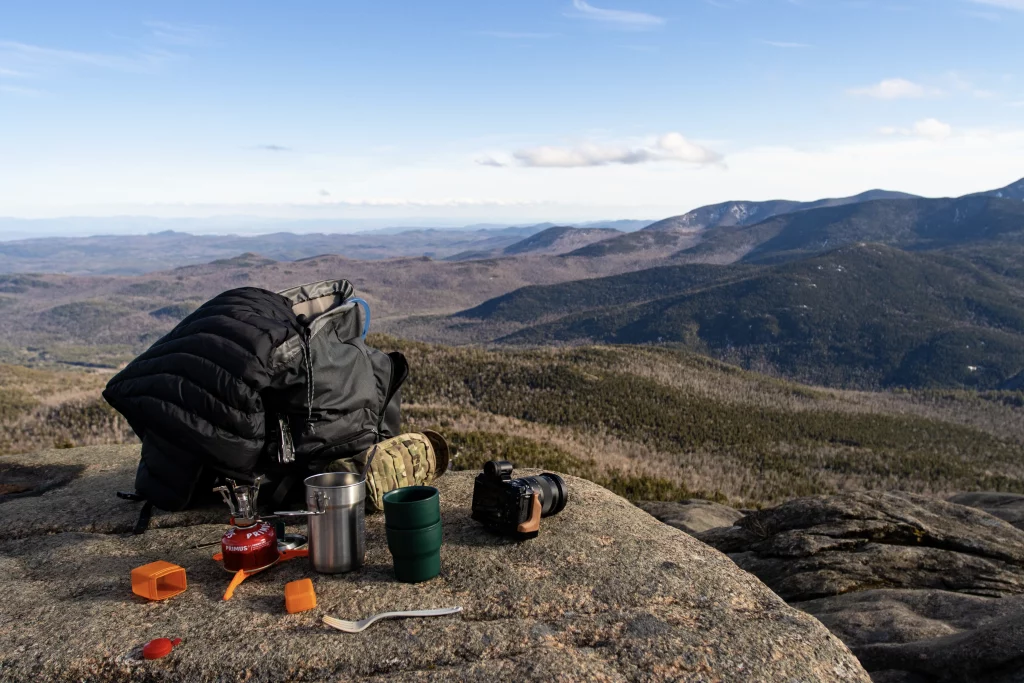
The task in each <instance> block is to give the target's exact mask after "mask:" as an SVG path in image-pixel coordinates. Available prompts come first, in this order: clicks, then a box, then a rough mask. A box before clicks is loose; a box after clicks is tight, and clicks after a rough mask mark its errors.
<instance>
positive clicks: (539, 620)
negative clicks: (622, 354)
mask: <svg viewBox="0 0 1024 683" xmlns="http://www.w3.org/2000/svg"><path fill="white" fill-rule="evenodd" d="M137 458H138V449H137V447H134V446H130V447H124V446H121V447H118V446H108V447H92V448H83V449H75V450H65V451H47V452H44V453H40V454H37V455H32V456H9V457H6V458H0V462H4V463H7V464H20V465H28V466H37V467H43V466H80V465H85V467H84V469H83V470H82V471H81V473H80V475H79V476H78V477H77V478H75V479H74V480H73V481H71V483H69V484H66V485H64V486H62V487H59V488H54V489H51V490H48V491H46V492H44V493H42V494H41V495H38V496H34V497H22V498H15V499H10V500H7V501H6V502H4V503H2V504H0V514H2V515H3V519H4V522H5V523H4V525H3V527H2V529H0V575H2V576H4V587H5V591H4V599H3V601H0V679H3V680H12V681H14V680H18V681H20V680H31V679H38V680H68V681H70V680H83V679H103V680H124V681H128V680H133V681H134V680H178V679H182V680H213V679H216V680H221V681H231V680H247V681H270V680H325V679H329V680H340V679H344V680H350V679H363V680H382V679H384V678H388V679H389V680H453V679H458V680H470V681H472V680H479V681H493V680H607V681H628V680H645V681H647V680H685V681H733V680H735V681H750V680H761V681H776V680H779V681H782V680H785V681H867V680H868V678H867V675H866V674H865V673H864V671H863V669H862V668H861V667H860V665H859V664H858V663H857V661H856V659H855V658H854V657H853V656H852V654H851V653H850V652H849V650H848V649H847V648H846V647H845V646H844V645H843V644H842V643H841V642H840V641H839V640H838V639H837V638H836V637H835V636H833V635H832V634H830V633H829V632H828V630H827V629H825V628H824V627H823V626H822V625H821V624H820V623H818V622H817V621H816V620H814V619H813V618H811V617H809V616H807V615H805V614H803V613H801V612H799V611H797V610H795V609H792V608H790V607H788V606H787V605H785V603H783V602H782V600H780V599H779V598H778V597H777V596H775V595H774V594H772V593H771V592H770V591H769V590H768V589H767V588H765V587H764V585H762V584H761V583H760V582H758V581H757V580H756V579H755V578H754V577H752V576H751V575H749V574H747V573H745V572H742V571H739V570H738V569H737V568H736V566H735V565H734V564H733V563H731V562H730V561H729V560H728V559H727V558H725V557H724V556H722V555H721V554H719V553H718V552H716V551H714V550H712V549H711V548H709V547H707V546H705V545H703V544H701V543H699V542H697V541H696V540H694V539H692V538H691V537H689V536H687V535H686V534H684V533H681V532H679V531H678V530H675V529H672V528H670V527H668V526H665V525H662V524H657V523H655V522H654V521H653V520H652V519H651V518H650V516H648V515H647V514H645V513H644V512H642V511H641V510H639V509H637V508H635V507H634V506H632V505H631V504H629V503H628V502H626V501H625V500H623V499H621V498H619V497H617V496H615V495H613V494H611V493H610V492H608V491H606V490H605V489H602V488H600V487H598V486H596V485H594V484H591V483H589V482H586V481H583V480H580V479H575V478H572V477H566V481H567V483H568V486H569V490H570V502H569V505H568V506H567V507H566V508H565V510H564V511H563V512H562V513H561V514H559V515H558V516H556V517H552V518H549V519H545V520H544V521H543V523H542V527H541V535H540V536H539V537H538V538H536V539H534V540H532V541H528V542H526V543H521V544H519V543H515V542H512V541H510V540H507V539H502V538H500V537H495V536H493V535H491V534H489V533H487V532H486V531H484V530H483V529H482V528H481V527H480V526H479V525H477V524H476V523H474V522H472V521H471V520H470V519H469V510H468V501H469V500H470V495H471V491H472V480H473V477H472V474H471V473H450V474H448V475H446V476H445V477H443V478H442V479H441V480H439V481H438V488H439V489H440V490H441V500H442V516H443V521H444V536H445V545H444V547H443V549H442V567H443V569H442V574H441V576H440V577H438V578H436V579H434V580H432V581H430V582H427V583H425V584H420V585H416V586H410V585H404V584H398V583H395V582H394V581H393V580H392V578H391V570H390V556H389V554H388V552H387V548H386V543H385V540H384V534H383V528H382V524H383V519H382V517H381V516H380V515H374V516H370V517H368V518H367V556H366V566H365V567H364V568H363V569H362V570H360V571H358V572H353V573H350V574H345V575H340V576H323V575H317V574H315V573H313V572H312V571H311V570H310V569H309V567H308V564H307V563H306V562H305V561H304V560H301V559H300V560H293V561H290V562H285V563H282V564H280V565H278V566H275V567H272V568H271V569H269V570H267V571H266V572H263V573H261V574H259V575H256V576H253V577H251V578H249V579H248V580H246V581H245V582H244V583H243V584H242V585H241V586H240V587H239V588H238V590H237V591H236V593H235V596H234V598H232V599H231V600H230V601H227V602H224V601H222V600H221V596H222V594H223V591H224V589H225V587H226V586H227V583H228V580H229V578H230V577H229V575H228V574H227V573H226V572H225V571H224V570H223V569H222V568H221V567H220V566H219V565H218V564H217V563H214V562H213V561H212V560H211V559H210V554H211V549H210V548H206V549H195V548H194V547H193V546H194V545H195V544H196V543H198V542H206V541H211V540H216V539H218V538H219V536H220V534H221V533H222V532H223V530H224V526H223V517H224V511H222V510H219V509H216V510H205V511H202V510H201V511H195V512H189V513H182V514H158V515H157V516H155V517H154V520H153V522H154V523H153V526H152V528H151V530H150V531H149V532H147V533H146V534H144V535H141V536H133V535H130V534H125V533H124V532H125V531H127V530H128V529H130V528H131V526H132V524H133V523H134V521H135V517H136V514H137V509H138V505H137V504H133V503H129V502H126V501H123V500H119V499H117V498H116V497H114V495H113V492H114V491H115V490H118V489H126V488H130V486H131V482H132V476H133V472H134V469H135V464H136V462H137ZM157 559H165V560H168V561H172V562H175V563H177V564H180V565H181V566H183V567H185V568H186V570H187V572H188V584H189V587H188V590H187V591H185V593H183V594H181V595H179V596H177V597H174V598H171V599H170V600H167V601H163V602H147V601H145V600H143V599H141V598H138V597H135V596H133V595H132V593H131V590H130V582H129V574H130V571H131V569H132V568H133V567H137V566H140V565H142V564H145V563H147V562H151V561H153V560H157ZM306 576H308V577H311V578H312V579H313V583H314V585H315V588H316V592H317V600H318V606H317V608H316V609H314V610H311V611H308V612H303V613H299V614H293V615H288V614H286V613H285V612H284V606H283V592H284V584H285V583H286V582H288V581H293V580H296V579H299V578H302V577H306ZM451 605H461V606H462V607H463V608H464V612H463V613H462V614H461V615H459V616H456V617H444V618H437V619H424V620H418V621H417V620H407V621H384V622H380V623H378V624H376V625H375V626H373V627H371V628H370V629H369V630H367V631H365V632H363V633H361V634H357V635H350V634H344V633H340V632H338V631H334V630H332V629H329V628H327V627H326V626H324V625H323V624H321V623H320V618H321V616H322V615H325V614H329V615H333V616H337V617H341V618H360V617H363V616H367V615H370V614H374V613H377V612H381V611H387V610H393V609H399V608H427V607H442V606H451ZM157 637H172V638H173V637H179V638H182V643H181V645H180V646H178V647H177V648H175V649H174V651H173V652H172V653H171V654H170V655H169V656H167V657H166V658H164V659H161V660H156V661H146V660H144V659H143V658H142V657H141V652H140V648H141V645H143V644H144V643H145V642H147V641H148V640H150V639H152V638H157Z"/></svg>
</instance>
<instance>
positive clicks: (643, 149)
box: [477, 133, 722, 168]
mask: <svg viewBox="0 0 1024 683" xmlns="http://www.w3.org/2000/svg"><path fill="white" fill-rule="evenodd" d="M721 159H722V156H721V155H720V154H718V153H717V152H715V151H713V150H710V149H708V148H707V147H702V146H701V145H698V144H696V143H694V142H691V141H690V140H687V139H686V138H685V137H683V136H682V135H681V134H679V133H666V134H665V135H661V136H659V137H658V138H656V139H653V140H650V141H648V143H647V144H643V145H602V144H596V143H591V142H588V143H584V144H581V145H577V146H574V147H549V146H541V147H531V148H527V149H521V150H518V151H516V152H513V153H512V155H511V159H509V158H508V157H507V155H487V156H484V157H481V158H479V159H477V163H478V164H480V165H482V166H512V165H518V166H527V167H531V168H581V167H588V166H608V165H611V164H624V165H627V166H629V165H634V164H646V163H650V162H655V161H676V162H685V163H690V164H713V163H716V162H718V161H721Z"/></svg>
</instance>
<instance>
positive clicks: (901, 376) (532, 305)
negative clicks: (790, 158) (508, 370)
mask: <svg viewBox="0 0 1024 683" xmlns="http://www.w3.org/2000/svg"><path fill="white" fill-rule="evenodd" d="M474 320H475V321H477V324H478V325H479V326H480V331H481V332H485V331H486V330H487V329H488V327H490V328H491V329H496V330H503V331H504V332H505V334H503V335H502V336H499V337H497V338H496V339H495V340H494V341H497V342H498V343H503V344H517V345H519V344H527V345H538V344H552V343H581V342H589V341H598V342H606V343H618V344H666V343H669V344H679V345H682V346H685V347H687V348H689V349H692V350H696V351H700V352H703V353H709V354H711V355H713V356H715V357H718V358H721V359H724V360H728V361H732V362H739V363H742V364H743V365H745V366H748V367H753V368H758V369H763V370H773V371H775V372H780V373H783V374H786V375H787V376H791V377H799V378H801V379H803V380H806V381H811V382H816V383H824V384H832V385H842V386H865V387H866V386H878V385H881V386H894V385H899V386H943V385H950V384H955V385H962V386H975V387H983V388H996V387H999V386H1001V385H1003V384H1004V383H1007V382H1008V381H1009V380H1010V379H1011V377H1013V375H1015V374H1016V373H1019V372H1020V371H1021V369H1022V368H1024V283H1022V282H1019V281H1009V280H1006V279H1004V278H1002V277H999V276H996V275H993V274H992V273H990V272H987V271H986V270H985V269H983V268H981V267H979V266H977V265H974V264H971V263H969V262H967V261H964V260H962V259H959V258H955V257H951V256H947V255H943V254H923V253H910V252H905V251H902V250H900V249H895V248H892V247H888V246H884V245H880V244H864V245H858V246H846V247H842V248H840V249H836V250H833V251H830V252H827V253H824V254H820V255H817V256H814V257H812V258H807V259H801V260H796V261H791V262H787V263H782V264H776V265H771V266H753V265H747V264H742V263H741V264H734V265H728V266H713V265H701V264H693V265H684V266H672V267H663V268H653V269H649V270H643V271H638V272H633V273H626V274H623V275H617V276H612V277H605V278H598V279H595V280H587V281H583V282H568V283H563V284H558V285H549V286H544V287H526V288H523V289H520V290H517V291H515V292H512V293H510V294H507V295H504V296H501V297H498V298H496V299H492V300H490V301H487V302H485V303H483V304H481V305H480V306H476V307H474V308H472V309H469V310H466V311H464V312H462V313H459V314H457V315H456V316H455V317H454V318H453V325H460V326H463V327H464V326H465V325H466V324H467V323H469V322H470V321H474ZM456 321H457V322H456ZM538 321H540V322H539V323H538ZM510 323H511V324H512V325H515V326H518V327H519V328H520V329H518V330H517V331H514V332H511V333H508V330H509V327H510Z"/></svg>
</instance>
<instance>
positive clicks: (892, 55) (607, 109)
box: [0, 0, 1024, 222]
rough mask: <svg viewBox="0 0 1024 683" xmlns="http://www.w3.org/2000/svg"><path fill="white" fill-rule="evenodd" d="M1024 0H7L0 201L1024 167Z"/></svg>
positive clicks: (39, 213) (661, 197) (178, 207)
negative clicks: (213, 0) (288, 0)
mask: <svg viewBox="0 0 1024 683" xmlns="http://www.w3.org/2000/svg"><path fill="white" fill-rule="evenodd" d="M1022 33H1024V0H987V1H982V0H892V1H882V0H879V1H872V0H861V1H854V0H848V1H844V0H672V1H669V0H593V2H589V1H587V2H585V1H584V0H515V1H514V2H513V1H506V2H497V1H495V2H491V1H487V2H484V1H481V0H477V1H474V2H470V1H461V2H454V1H450V2H443V1H437V2H397V1H394V0H376V1H373V2H370V1H367V2H345V1H333V2H294V3H284V2H280V1H277V2H253V1H248V2H217V3H211V2H145V3H141V2H113V1H97V2H89V3H85V2H79V1H77V0H75V1H71V0H68V1H65V2H50V1H47V0H34V1H33V2H31V3H29V2H25V3H14V2H8V3H5V4H4V5H3V6H0V216H16V217H52V216H63V215H96V216H102V215H121V214H145V215H155V216H214V215H226V214H235V215H254V216H281V217H302V218H348V219H362V218H365V219H367V220H369V219H371V218H372V219H375V220H376V219H392V218H393V219H395V220H399V219H401V220H406V219H413V218H415V219H422V220H421V222H422V221H423V220H427V221H429V220H434V221H437V222H443V221H456V222H457V221H477V220H487V221H492V222H517V221H529V220H588V219H605V218H660V217H663V216H667V215H672V214H676V213H681V212H683V211H686V210H688V209H690V208H693V207H695V206H698V205H701V204H706V203H710V202H715V201H723V200H726V199H768V198H777V197H788V198H794V199H811V198H817V197H821V196H825V195H845V194H851V193H855V192H859V191H862V190H865V189H868V188H872V187H885V188H888V189H899V190H905V191H910V192H917V193H921V194H925V195H931V196H938V195H950V194H961V193H966V192H969V191H975V190H980V189H988V188H991V187H995V186H1000V185H1005V184H1008V183H1009V182H1011V181H1013V180H1016V179H1017V178H1019V177H1021V176H1024V162H1022V161H1021V160H1022V159H1024V72H1022V68H1024V40H1021V38H1020V36H1021V35H1022Z"/></svg>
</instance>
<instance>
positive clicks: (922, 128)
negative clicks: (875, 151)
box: [879, 119, 953, 140]
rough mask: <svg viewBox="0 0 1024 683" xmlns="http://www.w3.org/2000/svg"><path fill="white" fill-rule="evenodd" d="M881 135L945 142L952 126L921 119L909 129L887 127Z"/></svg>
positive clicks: (881, 131) (951, 133)
mask: <svg viewBox="0 0 1024 683" xmlns="http://www.w3.org/2000/svg"><path fill="white" fill-rule="evenodd" d="M879 132H880V133H882V135H903V136H906V137H917V138H926V139H929V140H945V139H947V138H949V137H950V136H951V135H953V126H951V125H949V124H948V123H943V122H942V121H939V120H938V119H923V120H921V121H918V122H916V123H914V125H913V126H911V127H910V128H896V127H892V126H887V127H885V128H882V129H881V130H880V131H879Z"/></svg>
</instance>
